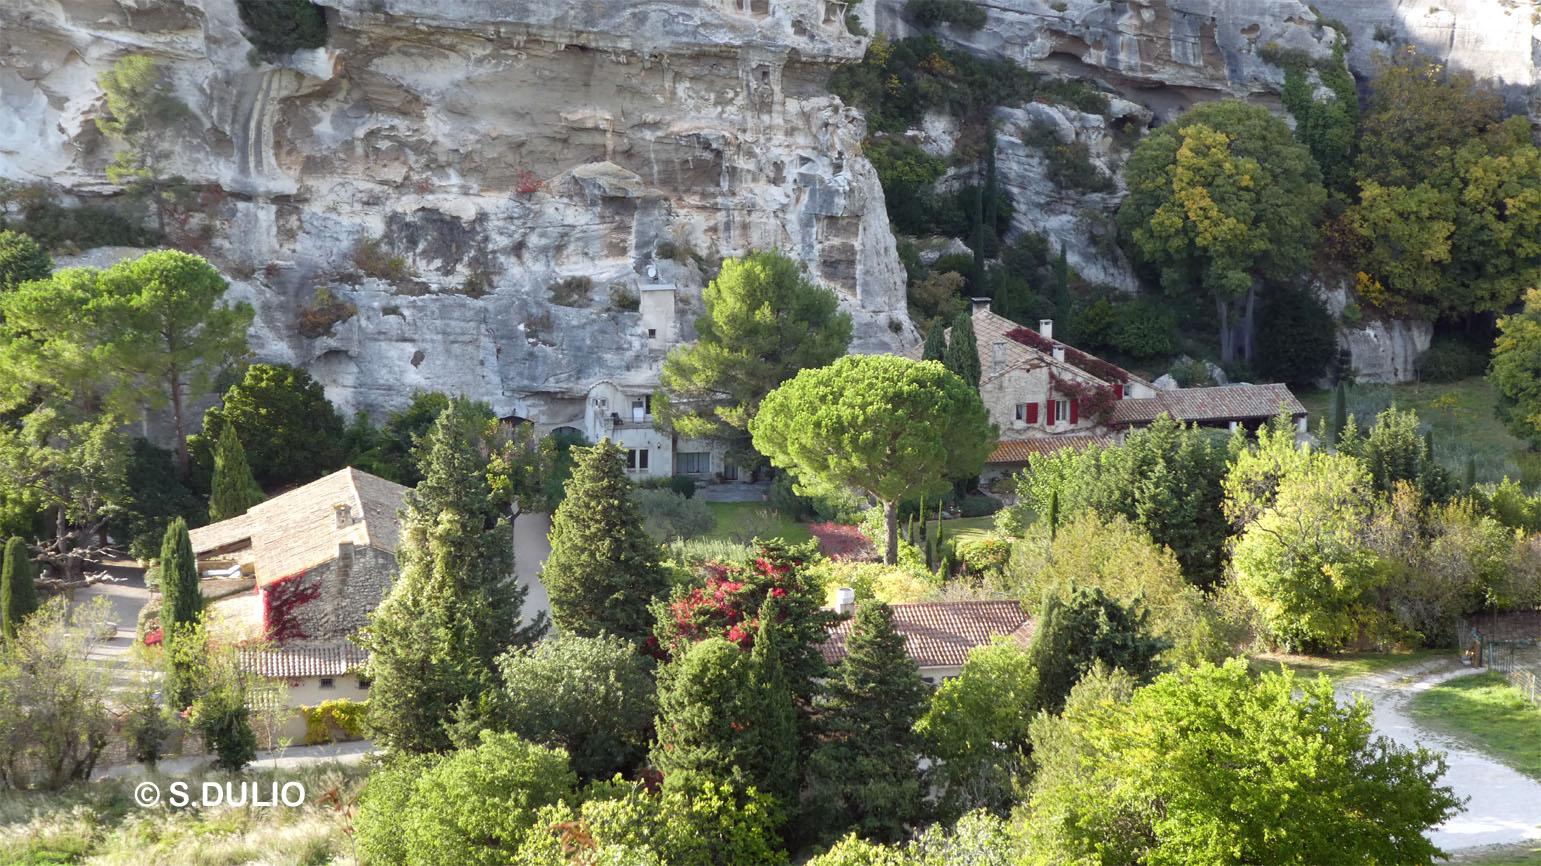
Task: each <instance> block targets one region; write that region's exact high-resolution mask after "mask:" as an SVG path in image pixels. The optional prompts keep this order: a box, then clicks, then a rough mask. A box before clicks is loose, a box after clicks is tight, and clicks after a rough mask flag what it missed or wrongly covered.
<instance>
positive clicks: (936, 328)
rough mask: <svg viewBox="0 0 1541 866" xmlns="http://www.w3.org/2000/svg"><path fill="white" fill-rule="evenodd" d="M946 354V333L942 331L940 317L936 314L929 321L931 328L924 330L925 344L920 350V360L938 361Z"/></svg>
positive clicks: (942, 326)
mask: <svg viewBox="0 0 1541 866" xmlns="http://www.w3.org/2000/svg"><path fill="white" fill-rule="evenodd" d="M946 355H947V334H946V333H944V324H943V322H942V318H941V317H940V316H938V317H937V318H936V320H935V321H933V322H932V323H931V329H930V330H928V331H926V344H925V346H923V347H922V348H921V350H920V360H922V361H940V360H942V359H943V358H944V357H946Z"/></svg>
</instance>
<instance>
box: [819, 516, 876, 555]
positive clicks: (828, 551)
mask: <svg viewBox="0 0 1541 866" xmlns="http://www.w3.org/2000/svg"><path fill="white" fill-rule="evenodd" d="M808 530H809V531H810V532H812V533H813V537H814V538H816V539H818V541H819V552H820V553H822V554H824V555H825V556H827V557H829V558H830V559H840V560H844V559H871V558H872V557H873V554H874V548H873V546H872V542H871V541H870V540H869V539H868V538H867V536H865V535H863V534H862V532H861V527H859V526H850V525H847V524H844V523H833V522H825V523H815V524H813V525H811V526H809V527H808Z"/></svg>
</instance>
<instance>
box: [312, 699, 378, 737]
mask: <svg viewBox="0 0 1541 866" xmlns="http://www.w3.org/2000/svg"><path fill="white" fill-rule="evenodd" d="M368 709H369V704H368V703H367V702H365V701H350V700H348V699H346V698H338V699H336V700H330V701H322V702H321V703H319V704H317V705H315V706H313V707H300V715H302V716H304V718H305V745H307V746H318V745H322V744H325V743H335V742H337V741H338V739H349V740H358V739H363V737H364V714H365V713H366V712H367V711H368ZM338 734H342V737H341V738H339V737H338Z"/></svg>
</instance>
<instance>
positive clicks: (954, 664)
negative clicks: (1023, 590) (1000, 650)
mask: <svg viewBox="0 0 1541 866" xmlns="http://www.w3.org/2000/svg"><path fill="white" fill-rule="evenodd" d="M840 593H841V599H840V602H839V603H838V604H837V605H836V610H837V611H840V612H841V613H854V612H855V609H856V607H855V603H854V602H853V601H852V600H851V594H850V593H851V591H850V590H840ZM889 609H890V610H892V611H893V614H894V626H895V628H897V629H898V631H899V634H901V635H903V636H904V649H905V652H906V653H908V654H909V657H910V658H911V659H914V660H915V664H916V665H917V666H919V668H920V676H921V679H923V680H925V681H926V682H927V683H931V684H933V685H934V684H936V683H940V682H942V681H943V680H948V679H951V678H953V677H955V676H957V675H958V674H959V673H960V672H962V670H963V662H964V661H966V660H967V659H968V654H969V652H970V651H971V650H973V649H974V648H975V647H980V646H984V645H986V644H988V643H990V642H991V641H993V640H995V639H996V638H998V637H1006V638H1010V639H1012V640H1014V641H1018V642H1020V643H1021V644H1022V645H1023V646H1026V645H1027V643H1028V641H1030V640H1031V639H1032V636H1033V625H1034V623H1033V620H1032V618H1031V617H1029V616H1028V615H1027V611H1025V610H1024V609H1023V608H1022V604H1021V602H1017V601H927V602H914V603H911V604H894V605H889ZM850 636H851V619H850V618H846V619H845V620H842V621H841V622H839V623H837V624H836V625H834V626H833V627H832V628H830V630H829V639H828V640H826V641H825V642H824V645H823V646H822V647H821V648H820V649H821V650H822V652H823V655H824V660H825V661H826V662H828V663H830V664H832V665H837V664H839V663H840V662H842V661H844V660H845V642H846V639H847V638H849V637H850Z"/></svg>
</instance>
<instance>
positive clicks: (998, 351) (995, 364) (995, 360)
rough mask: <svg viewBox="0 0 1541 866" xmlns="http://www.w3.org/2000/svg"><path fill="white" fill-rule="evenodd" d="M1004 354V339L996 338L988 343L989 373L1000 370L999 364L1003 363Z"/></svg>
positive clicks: (993, 373) (992, 373)
mask: <svg viewBox="0 0 1541 866" xmlns="http://www.w3.org/2000/svg"><path fill="white" fill-rule="evenodd" d="M1005 355H1006V341H1005V340H996V341H995V342H994V343H991V344H990V375H992V376H993V375H995V374H996V373H999V372H1000V371H1001V365H1002V364H1003V363H1004V358H1005Z"/></svg>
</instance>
